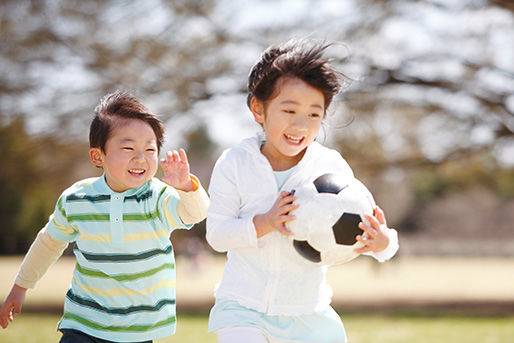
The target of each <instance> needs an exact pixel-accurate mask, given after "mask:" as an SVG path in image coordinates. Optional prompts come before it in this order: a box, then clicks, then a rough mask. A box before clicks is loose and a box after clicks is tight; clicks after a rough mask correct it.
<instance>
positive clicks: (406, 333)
mask: <svg viewBox="0 0 514 343" xmlns="http://www.w3.org/2000/svg"><path fill="white" fill-rule="evenodd" d="M58 319H59V316H57V315H49V314H34V313H24V314H22V315H21V316H20V317H18V318H16V320H15V321H14V322H13V323H11V325H10V326H9V328H8V329H6V330H1V331H0V342H3V343H14V342H16V343H32V342H36V341H37V342H38V343H50V342H52V343H55V342H58V341H59V337H60V334H59V333H57V332H56V331H55V325H56V323H57V321H58ZM343 321H344V323H345V327H346V330H347V334H348V337H349V340H350V342H351V343H371V342H374V343H375V342H380V343H433V342H443V343H446V342H448V343H507V342H512V338H513V337H514V317H508V318H485V317H418V316H415V317H406V316H400V317H398V316H387V317H385V316H384V317H382V316H362V315H356V314H352V315H348V316H343ZM206 328H207V318H206V317H204V316H187V315H182V316H179V319H178V327H177V334H176V335H175V336H173V337H171V338H167V339H162V340H159V341H158V342H156V343H174V342H175V343H178V342H181V343H194V342H201V343H209V342H213V343H214V342H216V336H215V335H214V334H209V333H207V332H206Z"/></svg>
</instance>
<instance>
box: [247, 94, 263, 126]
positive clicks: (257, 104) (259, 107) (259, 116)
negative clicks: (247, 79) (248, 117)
mask: <svg viewBox="0 0 514 343" xmlns="http://www.w3.org/2000/svg"><path fill="white" fill-rule="evenodd" d="M250 110H251V111H252V114H253V117H254V119H255V121H256V122H257V123H259V124H261V125H262V124H264V104H263V103H262V101H260V100H259V99H257V98H256V97H252V100H250Z"/></svg>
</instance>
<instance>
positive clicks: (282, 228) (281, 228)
mask: <svg viewBox="0 0 514 343" xmlns="http://www.w3.org/2000/svg"><path fill="white" fill-rule="evenodd" d="M277 230H278V232H280V233H281V234H283V235H286V236H292V235H293V233H292V232H291V231H289V230H288V229H287V228H286V226H285V225H284V224H281V225H279V226H278V227H277Z"/></svg>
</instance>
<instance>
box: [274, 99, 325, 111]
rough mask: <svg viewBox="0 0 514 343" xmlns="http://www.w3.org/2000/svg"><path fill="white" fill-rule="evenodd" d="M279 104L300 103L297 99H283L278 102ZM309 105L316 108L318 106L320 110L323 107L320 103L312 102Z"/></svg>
mask: <svg viewBox="0 0 514 343" xmlns="http://www.w3.org/2000/svg"><path fill="white" fill-rule="evenodd" d="M280 103H281V104H285V105H287V104H293V105H299V104H300V103H299V102H298V101H295V100H284V101H281V102H280ZM310 107H316V108H319V109H320V110H322V109H323V106H321V105H320V104H312V105H311V106H310Z"/></svg>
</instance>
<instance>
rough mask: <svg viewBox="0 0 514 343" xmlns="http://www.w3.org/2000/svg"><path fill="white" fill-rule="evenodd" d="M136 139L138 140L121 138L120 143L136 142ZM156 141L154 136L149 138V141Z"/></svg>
mask: <svg viewBox="0 0 514 343" xmlns="http://www.w3.org/2000/svg"><path fill="white" fill-rule="evenodd" d="M135 141H136V140H135V139H133V138H123V139H121V140H120V143H132V142H135ZM155 142H156V140H155V139H153V138H152V139H149V140H148V141H147V143H155Z"/></svg>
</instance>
